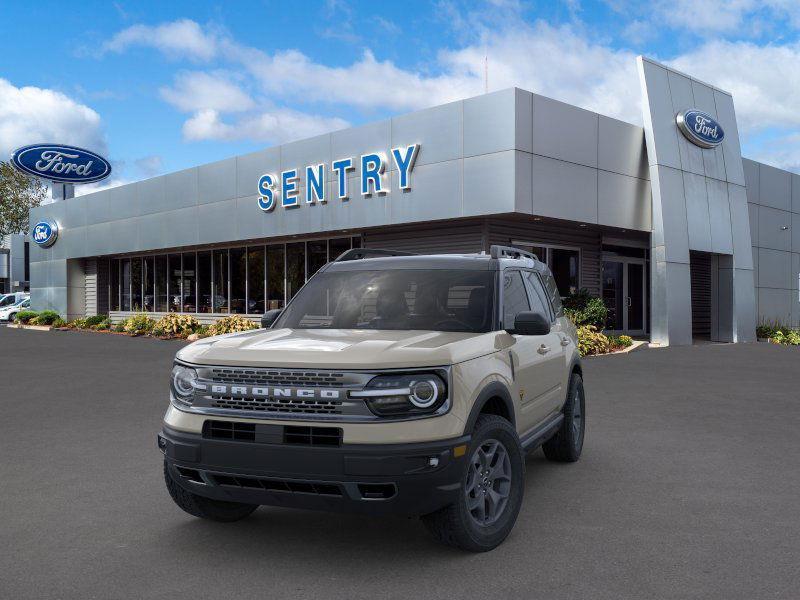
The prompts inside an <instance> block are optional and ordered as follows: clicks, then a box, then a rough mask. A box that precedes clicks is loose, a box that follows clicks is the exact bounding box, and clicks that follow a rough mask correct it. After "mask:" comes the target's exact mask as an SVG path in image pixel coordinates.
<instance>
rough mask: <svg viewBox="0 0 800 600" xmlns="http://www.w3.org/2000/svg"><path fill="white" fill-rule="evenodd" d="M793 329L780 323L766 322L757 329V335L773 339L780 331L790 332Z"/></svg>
mask: <svg viewBox="0 0 800 600" xmlns="http://www.w3.org/2000/svg"><path fill="white" fill-rule="evenodd" d="M790 329H791V327H789V326H788V325H784V324H783V323H781V322H780V321H764V322H762V323H761V324H759V326H758V327H756V335H757V336H758V337H760V338H772V337H775V334H776V333H778V332H779V331H789V330H790Z"/></svg>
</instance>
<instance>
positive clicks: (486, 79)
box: [483, 51, 489, 94]
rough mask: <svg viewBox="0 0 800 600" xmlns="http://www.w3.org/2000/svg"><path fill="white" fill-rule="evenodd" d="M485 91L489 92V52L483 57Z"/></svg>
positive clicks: (485, 92)
mask: <svg viewBox="0 0 800 600" xmlns="http://www.w3.org/2000/svg"><path fill="white" fill-rule="evenodd" d="M483 93H484V94H488V93H489V52H488V51H487V52H486V54H485V55H484V57H483Z"/></svg>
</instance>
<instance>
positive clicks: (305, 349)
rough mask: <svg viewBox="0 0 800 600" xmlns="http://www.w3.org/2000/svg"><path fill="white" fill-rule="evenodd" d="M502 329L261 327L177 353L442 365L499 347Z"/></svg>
mask: <svg viewBox="0 0 800 600" xmlns="http://www.w3.org/2000/svg"><path fill="white" fill-rule="evenodd" d="M498 335H499V334H498V333H458V332H445V331H389V330H374V329H266V330H264V329H260V330H257V331H248V332H244V333H234V334H230V335H223V336H218V337H213V338H207V339H204V340H199V341H197V342H194V343H193V344H190V345H189V346H186V347H185V348H183V349H182V350H180V351H179V352H178V354H177V358H178V359H180V360H183V361H186V362H188V363H194V364H205V365H228V366H247V367H283V368H307V367H313V368H315V369H325V368H329V369H348V368H349V369H371V368H375V367H378V368H387V369H388V368H401V369H403V368H410V367H437V366H444V365H452V364H455V363H459V362H463V361H465V360H470V359H472V358H477V357H479V356H483V355H486V354H490V353H492V352H495V351H496V350H497V349H498V346H497V344H498V342H499V340H498V339H496V338H497V337H498Z"/></svg>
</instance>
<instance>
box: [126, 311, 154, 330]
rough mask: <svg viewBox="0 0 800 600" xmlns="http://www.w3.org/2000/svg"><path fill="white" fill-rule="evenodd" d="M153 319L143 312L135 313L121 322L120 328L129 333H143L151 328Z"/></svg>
mask: <svg viewBox="0 0 800 600" xmlns="http://www.w3.org/2000/svg"><path fill="white" fill-rule="evenodd" d="M153 325H155V321H153V319H151V318H150V317H148V316H147V315H146V314H145V313H137V314H135V315H133V316H131V317H128V318H127V319H125V320H124V321H123V322H122V330H123V331H124V332H125V333H127V334H130V335H144V334H146V333H150V332H151V331H152V330H153Z"/></svg>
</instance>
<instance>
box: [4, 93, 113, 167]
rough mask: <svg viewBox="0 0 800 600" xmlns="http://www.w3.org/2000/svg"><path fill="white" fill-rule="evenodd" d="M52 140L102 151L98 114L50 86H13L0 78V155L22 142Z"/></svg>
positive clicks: (101, 131) (103, 139)
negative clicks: (51, 88)
mask: <svg viewBox="0 0 800 600" xmlns="http://www.w3.org/2000/svg"><path fill="white" fill-rule="evenodd" d="M37 142H53V143H59V144H71V145H75V146H81V147H84V148H87V149H90V150H94V151H96V152H99V153H100V154H104V153H105V152H106V142H105V137H104V135H103V130H102V124H101V120H100V115H98V114H97V113H96V112H95V111H94V110H92V109H91V108H89V107H88V106H85V105H83V104H80V103H78V102H76V101H75V100H73V99H72V98H70V97H69V96H67V95H65V94H63V93H61V92H57V91H54V90H50V89H45V88H38V87H32V86H27V87H16V86H14V85H13V84H11V83H10V82H9V81H7V80H5V79H0V158H2V159H3V160H5V159H6V158H7V157H8V156H9V155H10V154H11V152H12V151H13V150H14V149H16V148H18V147H20V146H24V145H26V144H35V143H37Z"/></svg>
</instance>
